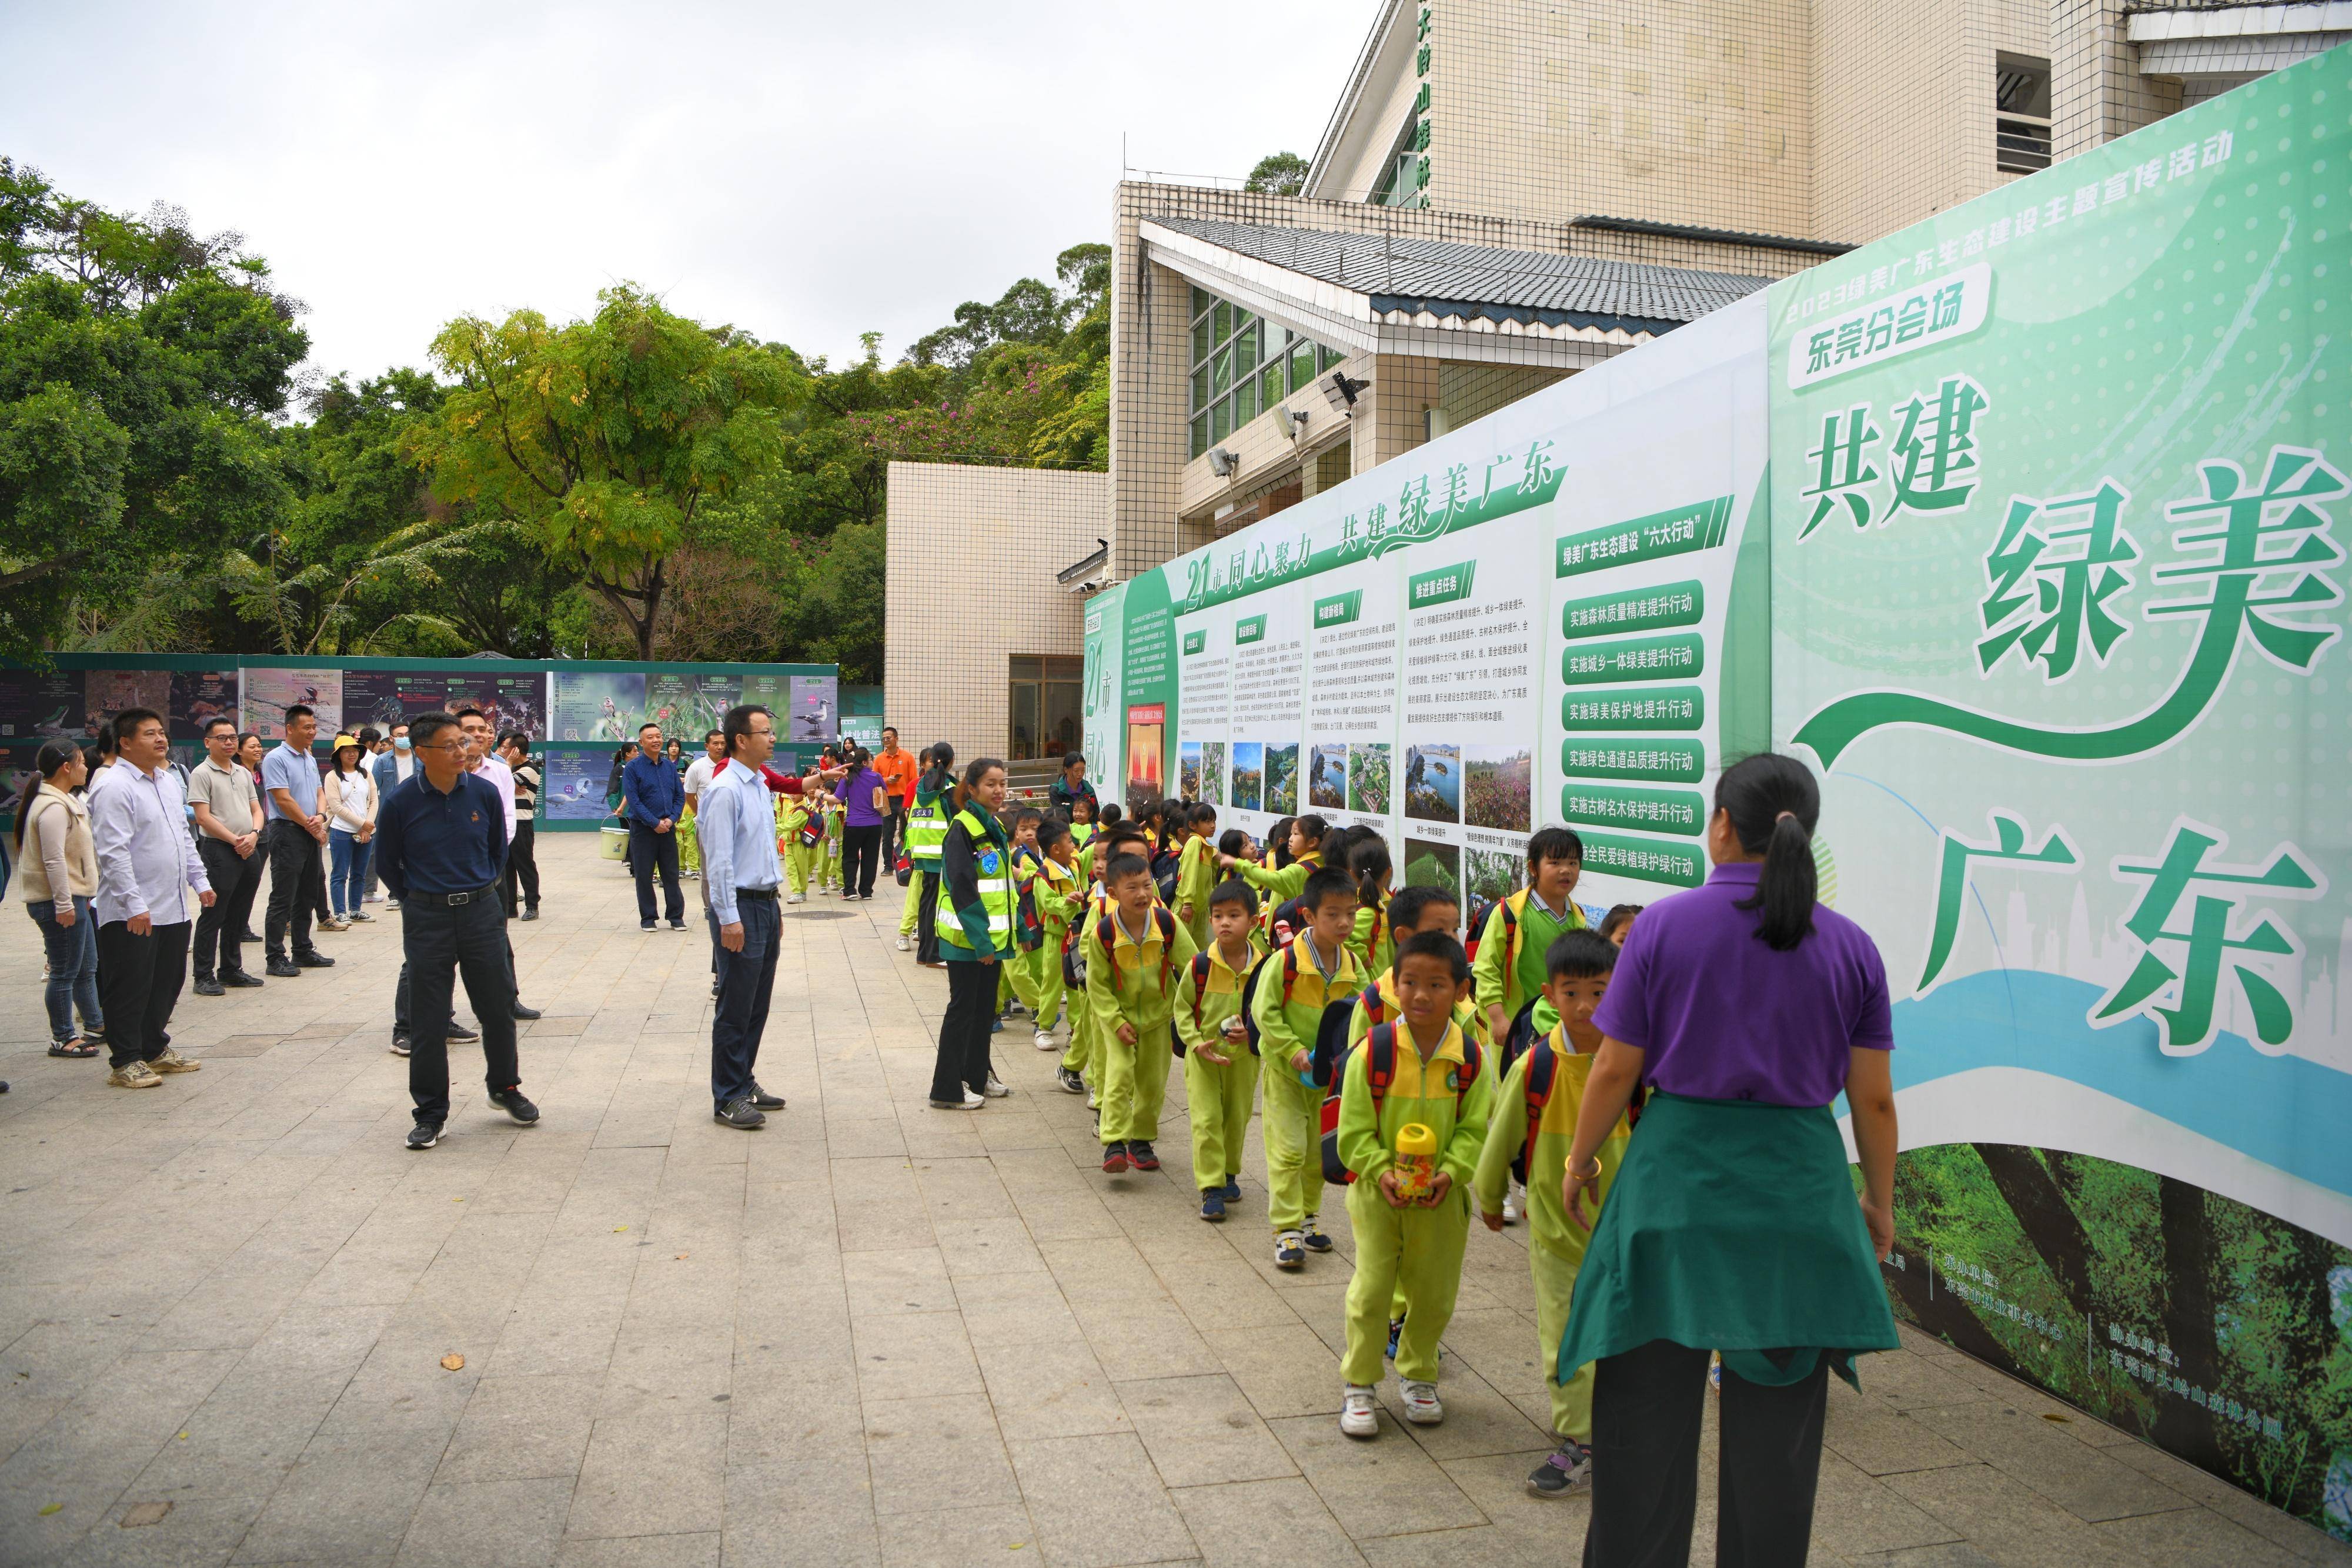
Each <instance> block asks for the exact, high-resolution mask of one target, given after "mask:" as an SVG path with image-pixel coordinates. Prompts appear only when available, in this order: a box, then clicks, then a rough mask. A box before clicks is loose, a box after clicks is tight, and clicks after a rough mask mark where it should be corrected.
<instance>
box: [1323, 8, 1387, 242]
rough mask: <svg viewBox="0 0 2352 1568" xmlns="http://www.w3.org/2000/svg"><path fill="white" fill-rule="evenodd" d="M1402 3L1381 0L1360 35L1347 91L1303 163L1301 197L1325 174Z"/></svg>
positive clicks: (1378, 60)
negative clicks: (1361, 43) (1304, 176)
mask: <svg viewBox="0 0 2352 1568" xmlns="http://www.w3.org/2000/svg"><path fill="white" fill-rule="evenodd" d="M1404 10H1405V0H1382V4H1381V11H1380V14H1379V15H1378V16H1374V17H1373V18H1372V26H1371V31H1370V32H1369V33H1367V34H1366V35H1365V36H1364V47H1362V48H1361V49H1360V50H1359V51H1358V52H1357V55H1356V64H1355V68H1353V69H1352V70H1350V71H1349V73H1348V86H1347V90H1346V91H1344V92H1342V93H1341V94H1340V95H1339V103H1338V104H1337V105H1335V106H1334V107H1333V108H1332V110H1331V119H1330V120H1329V121H1328V123H1327V124H1326V125H1325V126H1324V127H1323V136H1322V139H1321V140H1320V141H1318V142H1316V144H1315V156H1314V157H1313V158H1311V159H1309V160H1307V180H1306V183H1304V184H1302V185H1301V186H1300V187H1299V193H1301V194H1302V195H1305V194H1311V193H1313V192H1314V190H1315V185H1316V182H1318V180H1320V179H1321V178H1322V177H1323V176H1324V175H1325V174H1326V173H1328V172H1329V170H1330V162H1331V153H1332V151H1333V149H1335V148H1336V147H1338V146H1339V140H1340V138H1341V137H1342V136H1344V135H1345V134H1346V133H1347V129H1348V124H1349V121H1350V120H1353V119H1354V118H1355V116H1356V110H1357V108H1358V106H1359V105H1360V103H1361V102H1362V100H1363V96H1364V84H1365V83H1366V82H1368V81H1370V79H1371V75H1372V68H1373V67H1374V66H1375V65H1377V64H1379V63H1380V57H1381V50H1382V49H1383V48H1384V47H1386V45H1387V43H1388V37H1389V29H1390V28H1391V27H1393V26H1396V23H1397V18H1398V17H1399V16H1402V15H1403V14H1404Z"/></svg>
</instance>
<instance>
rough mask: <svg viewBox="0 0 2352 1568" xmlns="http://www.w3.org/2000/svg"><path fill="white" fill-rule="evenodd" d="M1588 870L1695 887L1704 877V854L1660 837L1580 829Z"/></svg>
mask: <svg viewBox="0 0 2352 1568" xmlns="http://www.w3.org/2000/svg"><path fill="white" fill-rule="evenodd" d="M1577 836H1578V837H1580V838H1581V839H1582V840H1583V841H1584V864H1585V868H1586V869H1587V870H1588V871H1591V872H1598V873H1602V874H1604V875H1606V874H1614V875H1618V876H1628V877H1633V878H1634V879H1636V880H1638V881H1642V882H1662V883H1666V884H1667V885H1668V886H1670V887H1696V886H1698V885H1699V884H1700V883H1703V882H1705V881H1706V855H1705V854H1704V853H1702V852H1700V851H1698V850H1697V849H1696V848H1694V847H1693V846H1691V845H1689V844H1677V843H1670V842H1667V841H1664V840H1662V839H1627V838H1620V837H1619V836H1617V835H1616V834H1615V833H1590V832H1588V833H1580V834H1579V835H1577Z"/></svg>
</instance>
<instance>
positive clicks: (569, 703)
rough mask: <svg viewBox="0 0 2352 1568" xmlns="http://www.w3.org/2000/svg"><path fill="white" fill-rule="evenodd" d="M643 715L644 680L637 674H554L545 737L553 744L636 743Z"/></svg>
mask: <svg viewBox="0 0 2352 1568" xmlns="http://www.w3.org/2000/svg"><path fill="white" fill-rule="evenodd" d="M645 711H646V677H645V675H644V674H643V673H642V672H636V671H613V672H605V671H583V672H577V673H568V672H565V671H562V670H559V671H557V672H556V674H555V711H554V713H553V714H552V715H551V716H550V719H549V725H548V735H547V737H548V738H549V739H550V740H554V741H585V740H635V738H636V735H637V725H638V723H639V722H640V720H639V717H638V716H639V715H641V714H643V713H644V712H645Z"/></svg>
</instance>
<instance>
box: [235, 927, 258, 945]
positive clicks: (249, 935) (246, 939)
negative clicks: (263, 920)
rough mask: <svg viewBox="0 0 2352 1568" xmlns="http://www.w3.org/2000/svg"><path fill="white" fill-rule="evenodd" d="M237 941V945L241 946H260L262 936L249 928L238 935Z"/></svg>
mask: <svg viewBox="0 0 2352 1568" xmlns="http://www.w3.org/2000/svg"><path fill="white" fill-rule="evenodd" d="M236 941H237V946H240V947H258V946H261V938H260V937H259V936H256V935H254V933H253V932H252V931H251V930H247V931H246V932H244V933H243V934H241V935H240V936H238V937H237V939H236Z"/></svg>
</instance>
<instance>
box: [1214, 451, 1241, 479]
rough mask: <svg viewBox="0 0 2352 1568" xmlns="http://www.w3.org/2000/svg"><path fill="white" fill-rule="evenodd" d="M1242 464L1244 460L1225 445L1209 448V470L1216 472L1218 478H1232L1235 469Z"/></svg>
mask: <svg viewBox="0 0 2352 1568" xmlns="http://www.w3.org/2000/svg"><path fill="white" fill-rule="evenodd" d="M1241 465H1242V460H1241V459H1240V458H1238V457H1236V456H1234V455H1233V454H1232V453H1230V452H1228V451H1226V450H1225V449H1224V448H1223V447H1222V446H1212V447H1210V448H1209V472H1210V473H1212V474H1214V475H1215V476H1217V477H1218V478H1220V479H1230V478H1232V477H1233V476H1234V469H1236V468H1238V467H1240V466H1241Z"/></svg>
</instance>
